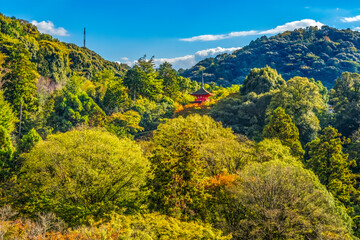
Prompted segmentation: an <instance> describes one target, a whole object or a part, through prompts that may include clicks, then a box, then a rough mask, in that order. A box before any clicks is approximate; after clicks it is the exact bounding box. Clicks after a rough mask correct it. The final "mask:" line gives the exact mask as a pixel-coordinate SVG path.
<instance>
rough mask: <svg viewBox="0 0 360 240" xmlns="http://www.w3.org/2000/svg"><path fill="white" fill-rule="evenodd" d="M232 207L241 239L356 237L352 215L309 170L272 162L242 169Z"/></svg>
mask: <svg viewBox="0 0 360 240" xmlns="http://www.w3.org/2000/svg"><path fill="white" fill-rule="evenodd" d="M240 176H241V179H240V180H239V182H238V184H235V185H232V186H231V187H230V188H229V190H228V191H230V192H231V193H232V194H233V201H232V203H231V205H230V206H232V208H233V212H239V211H240V209H241V210H242V211H241V213H242V214H238V215H235V216H233V217H234V218H235V219H232V222H230V221H229V224H231V225H230V230H231V232H232V233H233V236H234V237H235V238H237V239H353V238H352V231H351V223H352V221H351V218H350V217H349V216H348V215H347V214H346V212H345V210H344V209H343V207H341V206H339V205H338V204H337V202H336V201H335V200H334V198H333V196H332V195H331V194H330V193H329V192H328V191H326V189H325V187H324V186H323V185H321V184H320V182H319V180H318V179H317V178H316V176H315V175H314V174H313V172H311V171H309V170H305V169H303V168H302V167H301V166H298V165H292V164H288V163H284V162H282V161H270V162H265V163H261V164H260V163H257V164H250V165H248V167H247V168H245V169H244V170H243V171H242V172H241V173H240Z"/></svg>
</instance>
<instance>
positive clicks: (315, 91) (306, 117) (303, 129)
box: [267, 77, 326, 144]
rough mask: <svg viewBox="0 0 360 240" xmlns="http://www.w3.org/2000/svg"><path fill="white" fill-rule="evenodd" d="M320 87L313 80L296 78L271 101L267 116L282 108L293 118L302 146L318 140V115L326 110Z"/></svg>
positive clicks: (284, 86) (282, 87)
mask: <svg viewBox="0 0 360 240" xmlns="http://www.w3.org/2000/svg"><path fill="white" fill-rule="evenodd" d="M319 90H320V89H319V87H318V86H317V84H316V83H315V82H314V81H313V80H309V79H308V78H304V77H294V78H292V79H290V80H289V81H287V82H286V85H282V86H281V87H280V91H279V92H277V93H276V94H275V95H274V97H273V98H272V99H271V103H270V105H269V107H268V109H267V114H268V115H271V114H272V112H273V111H274V110H275V109H276V108H278V107H281V108H283V109H285V112H286V113H287V114H288V115H289V116H290V117H291V118H292V120H293V122H294V123H295V126H296V127H297V128H298V129H299V136H300V141H301V143H302V144H305V143H307V142H310V141H312V140H314V139H315V138H316V135H317V132H318V131H319V130H320V121H319V119H318V117H317V114H321V113H322V112H324V111H325V109H326V104H325V101H324V98H323V96H322V95H321V94H320V92H319Z"/></svg>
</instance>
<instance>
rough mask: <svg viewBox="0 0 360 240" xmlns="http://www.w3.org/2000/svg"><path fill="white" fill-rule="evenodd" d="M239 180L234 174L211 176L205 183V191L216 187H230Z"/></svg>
mask: <svg viewBox="0 0 360 240" xmlns="http://www.w3.org/2000/svg"><path fill="white" fill-rule="evenodd" d="M237 179H239V176H238V175H236V174H228V173H221V174H218V175H215V176H213V177H212V178H209V179H207V180H206V181H205V183H204V185H205V188H207V189H214V188H218V187H231V186H233V185H234V182H235V181H236V180H237Z"/></svg>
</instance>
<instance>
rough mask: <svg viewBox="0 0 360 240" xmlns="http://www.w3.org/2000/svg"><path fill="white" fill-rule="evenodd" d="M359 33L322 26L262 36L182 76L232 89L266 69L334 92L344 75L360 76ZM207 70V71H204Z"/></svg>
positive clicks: (206, 61)
mask: <svg viewBox="0 0 360 240" xmlns="http://www.w3.org/2000/svg"><path fill="white" fill-rule="evenodd" d="M359 49H360V32H358V31H351V30H350V29H346V30H338V29H335V28H331V27H327V26H323V27H322V28H321V29H318V28H316V27H309V28H306V29H298V30H294V31H286V32H283V33H280V34H278V35H276V36H273V37H270V38H268V37H266V36H263V37H261V38H258V39H256V40H255V41H251V43H250V44H249V45H247V46H245V47H243V48H242V49H240V50H237V51H235V52H233V53H232V54H226V53H225V54H221V55H218V56H217V57H215V58H207V59H205V60H202V61H200V62H199V63H198V64H196V65H195V66H193V67H192V68H190V69H187V70H185V71H184V72H182V71H181V72H182V76H184V77H189V78H190V79H193V80H197V81H200V79H201V74H202V71H203V73H204V79H205V82H212V81H213V82H215V83H217V84H219V85H223V86H229V85H231V84H240V83H242V82H243V81H244V79H245V77H246V76H247V75H248V74H249V72H250V69H252V68H261V67H265V66H266V65H268V66H270V67H271V68H274V69H276V70H277V71H278V72H279V73H280V74H281V75H282V77H283V78H284V79H285V80H288V79H290V78H292V77H294V76H301V77H308V78H314V79H315V80H320V81H321V82H322V83H323V84H324V85H325V86H326V87H328V88H331V87H332V86H333V85H334V83H335V80H336V79H337V78H338V77H339V76H340V75H341V73H342V72H344V71H349V72H358V73H359V72H360V51H359ZM203 68H205V70H202V69H203Z"/></svg>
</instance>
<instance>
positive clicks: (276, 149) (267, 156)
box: [254, 138, 301, 165]
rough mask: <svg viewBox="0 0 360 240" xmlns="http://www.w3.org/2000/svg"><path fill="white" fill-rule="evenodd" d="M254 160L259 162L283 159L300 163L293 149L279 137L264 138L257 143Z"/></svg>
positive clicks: (283, 160) (292, 162)
mask: <svg viewBox="0 0 360 240" xmlns="http://www.w3.org/2000/svg"><path fill="white" fill-rule="evenodd" d="M254 160H255V161H257V162H269V161H273V160H277V161H282V162H286V163H291V164H294V165H296V164H300V165H301V162H300V161H299V159H298V157H295V156H294V155H293V153H292V149H291V148H290V147H288V146H286V145H283V143H282V142H281V140H279V139H277V138H272V139H268V138H266V139H264V140H262V141H261V142H258V143H256V145H255V153H254Z"/></svg>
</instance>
